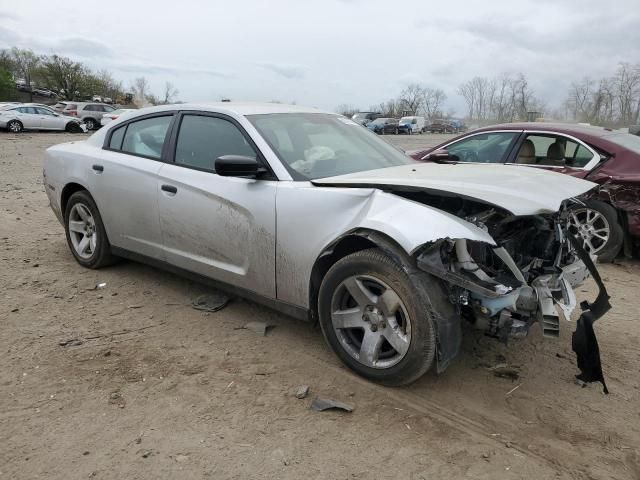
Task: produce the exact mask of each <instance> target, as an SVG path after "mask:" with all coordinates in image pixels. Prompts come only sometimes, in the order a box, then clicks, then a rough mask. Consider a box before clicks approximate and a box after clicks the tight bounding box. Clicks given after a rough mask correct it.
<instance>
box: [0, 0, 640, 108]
mask: <svg viewBox="0 0 640 480" xmlns="http://www.w3.org/2000/svg"><path fill="white" fill-rule="evenodd" d="M14 45H17V46H20V47H25V48H32V49H33V50H35V51H37V52H39V53H45V54H50V53H58V54H62V55H65V56H69V57H71V58H73V59H75V60H80V61H82V62H85V63H86V64H88V65H89V66H91V67H93V68H96V69H98V68H107V69H109V70H111V71H112V73H113V74H114V76H115V77H116V78H117V79H119V80H122V81H123V83H124V85H125V86H128V85H130V84H131V83H132V81H133V79H134V78H136V77H139V76H145V77H147V79H148V80H149V81H150V84H151V86H152V90H154V91H155V93H157V94H160V93H161V90H162V87H163V85H164V83H165V81H167V80H168V81H170V82H172V83H174V84H175V85H176V86H177V87H178V89H179V90H180V95H179V98H180V99H181V100H185V101H212V100H219V99H220V98H221V97H229V98H232V99H234V100H280V101H283V102H291V101H296V102H297V103H298V104H303V105H312V106H318V107H321V108H325V109H331V110H333V109H334V108H335V107H336V106H337V105H339V104H343V103H347V104H351V105H354V106H356V107H360V108H362V109H366V108H367V107H369V106H370V105H372V104H375V103H379V102H380V101H382V100H386V99H388V98H390V97H394V96H396V95H397V94H398V93H399V92H400V90H402V88H403V87H404V86H405V85H406V84H408V83H411V82H420V83H423V84H425V85H427V86H432V87H438V88H442V89H443V90H444V91H445V92H446V94H447V95H448V100H447V106H450V107H453V108H455V110H456V111H457V113H458V114H464V104H463V102H462V99H461V98H460V97H459V96H458V95H457V94H456V89H457V86H458V85H459V84H460V83H461V82H463V81H465V80H468V79H470V78H471V77H473V76H475V75H480V76H493V75H497V74H500V73H501V72H514V73H515V72H522V73H524V74H525V75H527V77H528V79H529V81H530V84H531V85H532V87H533V88H534V90H535V92H536V94H537V96H539V97H541V98H543V99H545V100H546V102H547V104H548V105H549V106H551V107H554V106H556V105H559V104H560V103H561V102H562V101H563V100H564V98H565V96H566V92H567V87H568V85H569V83H570V82H571V81H572V80H575V79H580V78H582V77H584V76H587V75H588V76H592V77H596V78H598V77H602V76H606V75H611V74H612V73H613V71H614V70H615V67H616V65H617V64H618V62H622V61H627V62H631V63H640V3H638V0H613V1H611V0H609V1H607V2H605V1H594V0H537V1H529V0H519V1H517V2H513V1H503V0H491V1H490V2H488V1H484V2H479V1H471V0H455V1H445V2H442V1H438V2H435V1H432V2H426V1H422V0H405V1H403V2H399V1H391V0H382V1H378V0H369V1H367V0H318V1H312V0H304V1H302V0H264V1H260V0H237V1H229V0H210V1H204V0H200V1H197V0H179V1H171V2H164V1H163V2H161V1H158V0H156V1H151V0H129V1H119V0H109V1H107V2H69V1H61V0H41V1H29V0H20V1H18V2H16V1H14V0H0V48H5V47H8V46H14Z"/></svg>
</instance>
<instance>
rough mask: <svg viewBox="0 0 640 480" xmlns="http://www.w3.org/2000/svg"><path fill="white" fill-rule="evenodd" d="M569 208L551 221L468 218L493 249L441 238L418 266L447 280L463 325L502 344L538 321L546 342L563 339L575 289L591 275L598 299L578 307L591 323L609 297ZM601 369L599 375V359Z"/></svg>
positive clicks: (487, 214)
mask: <svg viewBox="0 0 640 480" xmlns="http://www.w3.org/2000/svg"><path fill="white" fill-rule="evenodd" d="M568 206H569V202H565V203H564V204H563V205H562V208H561V209H560V211H559V212H556V213H555V214H546V215H531V216H513V215H511V214H509V213H508V212H505V211H504V210H500V209H493V208H492V209H487V210H484V211H479V212H477V213H475V214H473V215H469V216H467V217H465V220H467V221H469V222H470V223H473V224H474V225H476V226H478V227H479V228H482V229H483V230H485V231H487V232H488V233H489V234H490V235H491V237H492V238H493V239H494V241H495V243H496V245H490V244H488V243H484V242H478V241H470V240H466V239H460V238H458V239H450V238H447V239H441V240H438V241H436V242H433V243H431V244H429V245H426V246H425V248H424V249H423V250H422V251H421V252H419V253H418V255H417V265H418V268H420V269H421V270H424V271H426V272H428V273H430V274H431V275H434V276H436V277H438V278H440V279H442V280H444V281H445V282H446V284H447V285H448V287H449V300H450V301H451V302H452V303H454V304H456V305H457V306H458V307H459V311H460V314H461V316H462V317H463V318H464V319H466V320H468V321H469V322H470V323H472V324H473V325H474V327H475V328H477V329H480V330H482V331H484V332H485V333H486V334H488V335H490V336H493V337H496V338H498V339H500V340H502V341H504V342H507V340H508V339H509V338H510V337H524V336H526V335H527V334H528V332H529V330H530V328H531V327H532V326H533V325H534V324H535V323H538V324H539V325H540V326H541V329H542V334H543V335H544V336H546V337H558V336H559V333H560V324H561V319H562V318H564V319H566V320H569V319H570V316H571V314H572V312H573V311H574V310H575V308H576V305H577V301H576V296H575V293H574V288H575V287H577V286H579V285H580V284H582V283H583V282H584V281H585V279H587V278H588V277H589V276H590V275H592V276H593V277H594V279H595V280H596V283H597V284H598V287H599V288H600V294H599V295H598V299H597V300H596V302H594V303H593V304H590V303H587V302H584V303H583V304H582V305H581V307H582V310H583V311H584V312H588V314H589V319H590V322H591V323H592V322H593V321H595V320H596V319H597V318H599V317H600V316H602V315H603V314H604V313H605V312H606V311H607V310H608V309H609V303H608V299H609V296H608V295H607V292H606V290H605V287H604V285H603V283H602V281H601V279H600V276H599V274H598V272H597V270H596V268H595V266H594V263H593V260H594V259H593V258H591V257H589V255H588V254H587V253H586V252H585V251H584V250H583V249H582V247H581V245H580V243H579V242H577V241H575V240H574V237H573V232H571V231H570V227H569V222H568V220H567V213H566V211H567V207H568ZM583 317H584V314H583V316H581V318H580V321H579V324H578V327H579V328H583V329H584V328H588V327H585V326H584V325H582V326H581V324H582V323H584V322H582V321H583ZM592 332H593V330H592V328H591V335H592ZM576 333H580V334H582V333H584V332H576ZM593 342H595V336H593ZM575 343H576V342H575V334H574V350H576V348H578V350H580V349H581V348H582V349H583V350H584V349H585V348H587V347H580V346H578V347H576V345H575ZM589 348H591V349H592V348H593V347H589ZM596 348H597V343H596ZM576 353H577V354H578V363H579V366H580V363H581V361H580V357H581V356H582V357H584V356H585V355H586V356H589V355H591V354H592V352H579V351H577V350H576ZM442 360H443V361H444V362H445V363H448V362H447V359H442ZM582 363H584V362H582ZM597 363H598V369H599V356H598V359H597ZM581 369H582V367H581ZM583 372H584V370H583ZM594 376H595V377H598V376H600V377H601V370H600V373H599V375H598V374H597V373H594V374H591V375H589V374H588V375H585V380H586V381H594V380H598V381H603V380H602V379H601V378H593V377H594ZM603 383H604V382H603ZM605 388H606V387H605Z"/></svg>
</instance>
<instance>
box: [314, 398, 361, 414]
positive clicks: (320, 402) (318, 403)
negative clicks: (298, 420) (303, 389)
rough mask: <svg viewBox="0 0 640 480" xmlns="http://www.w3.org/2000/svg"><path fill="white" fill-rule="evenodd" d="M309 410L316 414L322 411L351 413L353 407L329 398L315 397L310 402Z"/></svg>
mask: <svg viewBox="0 0 640 480" xmlns="http://www.w3.org/2000/svg"><path fill="white" fill-rule="evenodd" d="M311 409H312V410H315V411H316V412H322V411H324V410H331V409H337V410H344V411H345V412H353V405H349V404H348V403H342V402H339V401H337V400H333V399H331V398H323V397H316V398H314V399H313V401H312V402H311Z"/></svg>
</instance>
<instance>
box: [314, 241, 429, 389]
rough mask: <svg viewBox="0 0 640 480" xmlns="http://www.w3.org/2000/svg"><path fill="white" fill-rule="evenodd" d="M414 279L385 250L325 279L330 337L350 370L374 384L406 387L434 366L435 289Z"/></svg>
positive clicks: (339, 266)
mask: <svg viewBox="0 0 640 480" xmlns="http://www.w3.org/2000/svg"><path fill="white" fill-rule="evenodd" d="M413 278H414V277H413V276H412V277H409V275H407V273H406V271H405V269H403V268H402V267H401V266H400V265H398V263H396V262H395V261H394V260H393V259H392V258H391V257H389V256H387V255H386V254H384V253H383V252H382V251H380V250H378V249H368V250H362V251H360V252H356V253H353V254H351V255H348V256H346V257H344V258H342V259H341V260H339V261H338V262H336V263H335V265H333V266H332V267H331V268H330V269H329V271H328V272H327V274H326V275H325V278H324V279H323V281H322V285H321V286H320V292H319V296H318V307H319V317H320V325H321V327H322V332H323V334H324V337H325V339H326V340H327V343H328V344H329V346H330V347H331V348H332V349H333V351H334V352H335V353H336V354H337V355H338V357H340V359H341V360H342V361H343V362H344V363H345V364H346V365H347V366H348V367H350V368H351V369H352V370H354V371H355V372H356V373H358V374H359V375H362V376H363V377H366V378H368V379H369V380H373V381H375V382H379V383H382V384H385V385H389V386H397V385H405V384H408V383H411V382H413V381H415V380H417V379H418V378H420V377H421V376H422V375H423V374H424V373H426V372H427V370H429V367H431V365H432V363H433V360H434V357H435V351H436V340H435V328H434V324H433V319H432V317H431V308H430V307H429V302H428V300H426V299H425V294H424V293H423V292H424V291H425V287H429V285H428V284H427V285H425V284H424V283H422V284H421V285H416V284H415V283H414V282H416V280H414V279H413ZM420 278H421V279H422V281H424V280H425V279H426V281H427V283H428V282H429V281H434V282H435V280H433V279H432V278H431V277H429V276H426V275H425V276H424V277H422V276H420ZM438 291H439V290H438Z"/></svg>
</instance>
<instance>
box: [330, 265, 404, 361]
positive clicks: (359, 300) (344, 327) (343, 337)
mask: <svg viewBox="0 0 640 480" xmlns="http://www.w3.org/2000/svg"><path fill="white" fill-rule="evenodd" d="M331 323H332V326H333V330H334V332H335V334H336V336H337V338H338V341H339V342H340V344H341V346H342V348H343V349H344V350H345V351H346V352H347V353H348V354H349V355H350V356H351V357H352V358H354V359H355V360H357V361H358V362H359V363H361V364H362V365H365V366H367V367H370V368H376V369H384V368H390V367H393V366H394V365H397V364H398V363H399V362H400V361H401V360H402V359H403V358H404V357H405V355H406V354H407V352H408V350H409V345H410V344H411V319H410V317H409V314H408V312H407V308H406V307H405V305H404V303H403V302H402V299H401V298H400V296H399V295H398V294H397V293H396V292H395V291H394V290H393V289H392V288H391V287H390V286H389V285H387V284H386V283H385V282H383V281H382V280H380V279H379V278H376V277H373V276H371V275H353V276H350V277H348V278H346V279H345V280H344V281H343V282H342V283H340V285H338V288H336V289H335V291H334V293H333V296H332V299H331Z"/></svg>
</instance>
